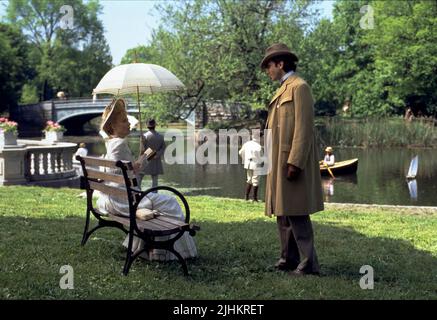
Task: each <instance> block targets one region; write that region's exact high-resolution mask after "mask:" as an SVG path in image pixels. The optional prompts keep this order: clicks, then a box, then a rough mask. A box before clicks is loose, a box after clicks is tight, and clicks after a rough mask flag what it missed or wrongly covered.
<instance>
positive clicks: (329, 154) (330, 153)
mask: <svg viewBox="0 0 437 320" xmlns="http://www.w3.org/2000/svg"><path fill="white" fill-rule="evenodd" d="M320 162H321V163H320V164H323V165H327V166H329V167H332V166H333V165H334V164H335V157H334V150H333V149H332V147H327V148H326V149H325V158H324V159H323V160H322V161H320Z"/></svg>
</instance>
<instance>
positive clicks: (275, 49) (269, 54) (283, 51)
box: [260, 43, 299, 69]
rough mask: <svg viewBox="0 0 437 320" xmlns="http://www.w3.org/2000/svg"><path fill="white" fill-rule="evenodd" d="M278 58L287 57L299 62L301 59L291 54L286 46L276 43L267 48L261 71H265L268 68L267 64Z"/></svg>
mask: <svg viewBox="0 0 437 320" xmlns="http://www.w3.org/2000/svg"><path fill="white" fill-rule="evenodd" d="M277 56H287V57H289V58H290V59H291V60H293V61H299V58H298V57H297V56H296V55H295V54H294V53H293V52H291V51H290V49H289V48H288V47H287V46H286V45H285V44H283V43H275V44H273V45H272V46H270V47H268V48H267V50H266V53H265V55H264V58H263V59H262V61H261V64H260V67H261V69H265V68H266V67H267V63H269V61H270V60H271V59H272V58H274V57H277Z"/></svg>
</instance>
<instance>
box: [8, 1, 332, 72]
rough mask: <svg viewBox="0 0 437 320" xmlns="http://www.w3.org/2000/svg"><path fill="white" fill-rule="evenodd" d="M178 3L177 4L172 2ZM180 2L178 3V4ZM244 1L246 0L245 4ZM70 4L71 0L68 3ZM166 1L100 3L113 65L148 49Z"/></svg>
mask: <svg viewBox="0 0 437 320" xmlns="http://www.w3.org/2000/svg"><path fill="white" fill-rule="evenodd" d="M0 1H1V3H0V17H1V16H3V15H4V13H5V9H4V6H5V5H7V1H5V0H0ZM173 1H175V0H173ZM176 1H177V0H176ZM242 1H244V0H242ZM66 2H67V3H68V0H66ZM163 2H167V3H168V2H171V1H170V0H167V1H154V0H136V1H134V0H129V1H126V0H101V1H100V3H101V5H102V7H103V10H102V14H101V16H100V19H101V20H102V22H103V27H104V29H105V37H106V40H107V42H108V45H109V48H110V50H111V55H112V63H113V64H114V65H118V64H120V61H121V59H122V57H123V56H124V54H125V53H126V51H127V50H128V49H131V48H134V47H136V46H138V45H146V44H148V43H149V41H150V40H151V37H152V31H153V29H154V28H156V27H157V26H158V23H159V22H160V21H159V20H160V15H159V12H157V10H155V9H154V7H155V5H156V4H159V3H163ZM333 2H334V1H327V0H324V1H322V2H321V3H320V5H319V8H320V9H321V13H322V15H323V16H324V17H326V18H331V17H332V15H331V11H332V5H333Z"/></svg>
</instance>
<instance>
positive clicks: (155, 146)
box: [140, 119, 165, 187]
mask: <svg viewBox="0 0 437 320" xmlns="http://www.w3.org/2000/svg"><path fill="white" fill-rule="evenodd" d="M147 128H148V129H149V131H147V132H146V133H145V134H144V150H146V149H147V148H150V149H152V150H153V151H155V152H156V155H155V156H153V157H152V158H151V159H149V160H148V161H147V163H146V164H145V165H144V169H143V170H142V172H141V175H140V179H141V180H142V178H143V177H144V176H145V175H150V176H151V178H152V187H156V186H158V175H160V174H163V173H164V170H163V168H162V162H161V157H162V155H163V154H164V151H165V142H164V137H163V136H162V135H161V134H159V133H158V132H157V131H156V130H155V128H156V121H155V120H154V119H150V120H149V121H147Z"/></svg>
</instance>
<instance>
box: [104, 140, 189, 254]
mask: <svg viewBox="0 0 437 320" xmlns="http://www.w3.org/2000/svg"><path fill="white" fill-rule="evenodd" d="M106 152H107V153H106V156H105V158H106V159H110V160H126V161H131V162H132V163H133V162H134V157H133V155H132V152H131V150H130V148H129V146H128V144H127V141H126V139H122V138H111V139H108V140H107V141H106ZM111 184H114V185H116V184H115V183H111ZM97 208H98V209H99V210H100V211H101V212H102V213H109V212H111V213H112V214H117V215H122V216H129V204H128V203H127V202H122V201H121V200H119V199H116V198H112V197H110V196H108V195H106V194H103V193H99V198H98V200H97ZM138 208H139V209H140V208H147V209H151V210H158V211H160V212H165V213H166V214H168V215H169V216H172V217H176V218H178V219H180V220H184V218H185V217H184V213H183V211H182V209H181V207H180V206H179V203H178V202H177V200H176V198H175V197H173V196H170V195H165V194H159V193H149V194H148V195H147V196H146V197H144V198H143V199H142V200H141V202H140V204H139V206H138ZM174 236H175V235H172V236H163V237H156V238H155V240H167V239H169V237H174ZM127 244H128V237H126V239H125V240H124V242H123V245H124V246H125V247H126V248H127ZM143 247H144V242H143V240H141V239H139V238H138V237H134V241H133V247H132V250H133V252H136V251H137V250H140V249H141V248H143ZM174 248H175V250H176V251H177V252H179V253H180V254H181V256H182V257H183V258H185V259H186V258H192V257H196V256H197V249H196V245H195V243H194V239H193V237H191V236H190V235H189V234H188V233H187V232H186V233H184V235H183V236H182V237H181V238H180V239H179V240H177V241H176V242H175V244H174ZM150 254H151V256H149V253H147V252H143V253H142V254H141V257H143V258H145V259H149V260H161V261H163V260H174V259H176V257H175V255H174V254H172V253H171V252H168V251H167V250H162V249H155V250H153V252H151V253H150Z"/></svg>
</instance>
